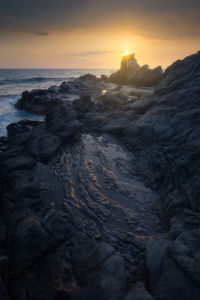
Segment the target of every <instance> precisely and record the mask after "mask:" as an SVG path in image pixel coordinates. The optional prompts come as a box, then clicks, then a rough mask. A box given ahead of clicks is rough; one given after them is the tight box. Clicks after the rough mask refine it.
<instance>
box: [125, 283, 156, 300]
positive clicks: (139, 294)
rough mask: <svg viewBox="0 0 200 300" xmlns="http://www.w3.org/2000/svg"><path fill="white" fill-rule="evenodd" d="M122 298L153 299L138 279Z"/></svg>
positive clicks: (134, 299)
mask: <svg viewBox="0 0 200 300" xmlns="http://www.w3.org/2000/svg"><path fill="white" fill-rule="evenodd" d="M124 300H153V297H152V296H151V295H150V294H149V292H148V291H147V290H146V288H145V286H144V284H143V283H142V282H139V281H138V282H136V284H135V286H134V287H132V288H131V290H130V291H129V292H128V294H127V295H126V296H125V298H124Z"/></svg>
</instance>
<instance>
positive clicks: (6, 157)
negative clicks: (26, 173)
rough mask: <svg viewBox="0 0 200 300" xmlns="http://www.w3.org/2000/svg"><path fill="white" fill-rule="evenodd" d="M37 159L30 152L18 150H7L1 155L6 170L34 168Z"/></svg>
mask: <svg viewBox="0 0 200 300" xmlns="http://www.w3.org/2000/svg"><path fill="white" fill-rule="evenodd" d="M35 164H36V161H35V160H34V159H33V158H32V157H31V156H30V155H28V154H22V153H19V152H17V151H10V152H6V153H4V154H3V155H2V156H1V160H0V165H1V168H2V170H3V171H4V172H7V173H9V172H11V171H15V170H23V169H28V168H32V167H33V166H34V165H35Z"/></svg>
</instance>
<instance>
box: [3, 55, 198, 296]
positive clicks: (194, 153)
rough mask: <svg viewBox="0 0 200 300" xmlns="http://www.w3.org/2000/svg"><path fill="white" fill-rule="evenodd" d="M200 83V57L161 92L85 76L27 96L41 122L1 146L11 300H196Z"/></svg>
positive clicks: (14, 132)
mask: <svg viewBox="0 0 200 300" xmlns="http://www.w3.org/2000/svg"><path fill="white" fill-rule="evenodd" d="M199 71H200V52H198V53H197V54H194V55H192V56H190V57H187V58H185V59H184V60H182V61H178V62H175V63H174V64H172V66H170V67H169V68H168V69H167V70H166V71H165V73H164V76H163V78H162V79H161V81H160V82H159V83H158V84H157V86H156V87H155V89H154V90H153V89H152V88H148V89H138V88H130V87H124V86H121V85H115V84H113V83H110V82H107V81H103V80H101V79H99V78H96V77H95V76H93V75H85V76H82V77H80V78H78V79H75V80H73V81H70V82H66V83H62V84H61V85H60V86H56V87H55V86H54V87H50V88H48V89H45V90H41V89H38V90H35V91H30V92H26V93H23V95H22V97H21V98H20V100H19V101H18V102H17V104H16V107H17V108H19V109H26V110H27V111H29V112H34V113H37V114H45V119H44V121H29V120H26V121H20V122H18V123H14V124H10V125H9V126H8V136H7V138H4V141H3V142H2V145H0V146H1V157H0V166H1V196H2V197H1V215H0V232H1V233H2V234H1V236H2V243H1V245H2V247H0V251H1V259H0V266H2V270H3V272H1V278H2V282H3V284H4V289H5V290H6V287H8V288H9V293H10V296H11V297H14V298H15V299H17V300H25V299H27V298H24V295H30V299H38V300H40V299H41V300H45V299H48V300H49V299H52V300H55V299H61V297H63V299H72V300H78V299H99V300H102V299H104V300H120V299H123V300H129V299H135V300H138V299H141V297H142V299H148V300H150V299H155V300H157V299H166V300H172V299H183V300H188V299H189V298H191V299H193V300H198V299H199V297H200V290H199V271H198V262H199V261H200V256H199V247H198V245H199V241H200V226H199V224H200V222H199V220H200V208H199V201H198V197H199V193H198V190H199V189H198V186H199V167H200V160H199V128H200V126H199V125H200V124H199V122H200V121H199V109H200V102H199V84H200V78H199ZM130 89H131V90H130ZM103 91H106V92H103ZM72 95H75V96H76V98H75V99H71V101H68V100H69V99H70V97H71V96H72ZM77 96H78V97H77ZM38 274H39V275H38ZM183 286H186V287H187V291H185V289H183V288H182V287H183ZM102 295H103V296H102ZM25 297H26V296H25ZM59 297H60V298H59ZM102 297H103V298H102ZM175 297H176V298H175ZM177 297H179V298H177Z"/></svg>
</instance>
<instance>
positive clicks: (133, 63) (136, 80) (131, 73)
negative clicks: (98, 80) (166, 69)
mask: <svg viewBox="0 0 200 300" xmlns="http://www.w3.org/2000/svg"><path fill="white" fill-rule="evenodd" d="M162 77H163V71H162V68H161V67H160V66H159V67H157V68H154V69H149V66H148V65H144V66H141V67H140V66H139V64H138V63H137V60H136V59H135V54H129V55H126V56H124V57H123V58H122V62H121V68H120V70H118V71H117V72H115V73H113V74H111V75H110V76H109V78H108V79H107V78H106V77H102V79H104V80H109V81H111V82H114V83H118V84H130V85H135V86H137V87H142V86H143V87H144V86H155V85H156V84H158V82H159V81H160V80H161V79H162Z"/></svg>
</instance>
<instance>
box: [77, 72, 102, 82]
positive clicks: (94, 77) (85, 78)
mask: <svg viewBox="0 0 200 300" xmlns="http://www.w3.org/2000/svg"><path fill="white" fill-rule="evenodd" d="M78 79H79V80H94V81H96V80H99V79H98V78H97V77H96V76H95V75H93V74H89V73H88V74H85V75H83V76H80V77H79V78H78Z"/></svg>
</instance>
